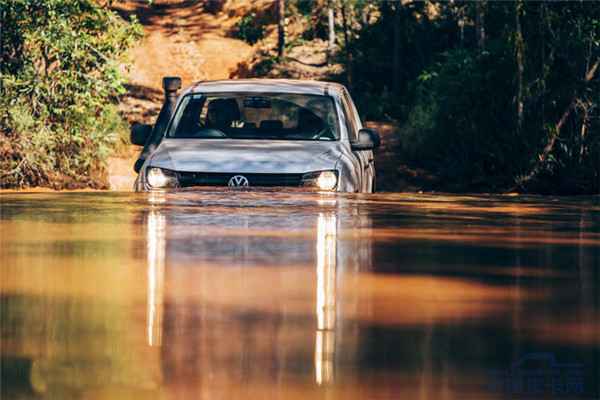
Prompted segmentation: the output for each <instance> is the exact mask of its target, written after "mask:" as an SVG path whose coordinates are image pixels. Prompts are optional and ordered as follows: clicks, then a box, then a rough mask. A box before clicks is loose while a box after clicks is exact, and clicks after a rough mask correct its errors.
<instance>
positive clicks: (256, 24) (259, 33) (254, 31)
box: [233, 12, 265, 44]
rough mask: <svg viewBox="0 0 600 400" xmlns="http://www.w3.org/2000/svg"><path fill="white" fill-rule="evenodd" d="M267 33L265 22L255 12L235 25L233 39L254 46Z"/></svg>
mask: <svg viewBox="0 0 600 400" xmlns="http://www.w3.org/2000/svg"><path fill="white" fill-rule="evenodd" d="M264 36H265V31H264V28H263V21H262V19H261V18H259V17H258V16H257V14H256V13H255V12H251V13H249V14H248V15H245V16H244V17H242V18H241V19H240V20H239V21H238V23H237V24H236V25H235V27H234V30H233V37H235V38H238V39H241V40H243V41H245V42H247V43H250V44H254V43H256V42H258V41H259V40H261V39H263V38H264Z"/></svg>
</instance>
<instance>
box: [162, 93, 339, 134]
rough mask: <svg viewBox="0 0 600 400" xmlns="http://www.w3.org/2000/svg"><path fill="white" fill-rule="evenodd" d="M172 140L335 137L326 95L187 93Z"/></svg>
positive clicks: (332, 107) (336, 129)
mask: <svg viewBox="0 0 600 400" xmlns="http://www.w3.org/2000/svg"><path fill="white" fill-rule="evenodd" d="M168 137H171V138H197V139H265V140H266V139H271V140H338V139H339V137H340V135H339V126H338V118H337V113H336V110H335V103H334V102H333V99H332V98H331V97H329V96H320V95H307V94H289V93H232V92H229V93H210V94H193V95H188V96H186V97H185V98H184V99H183V101H182V103H181V106H179V107H178V110H177V113H176V115H175V118H174V119H173V123H172V124H171V127H170V129H169V133H168Z"/></svg>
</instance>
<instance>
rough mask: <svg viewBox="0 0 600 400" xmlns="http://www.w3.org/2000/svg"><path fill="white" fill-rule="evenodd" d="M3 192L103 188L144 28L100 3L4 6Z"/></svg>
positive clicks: (12, 1)
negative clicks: (131, 52) (128, 62)
mask: <svg viewBox="0 0 600 400" xmlns="http://www.w3.org/2000/svg"><path fill="white" fill-rule="evenodd" d="M0 9H1V10H2V12H3V15H2V20H3V36H4V37H3V41H2V55H1V57H2V59H1V67H0V72H1V74H2V76H1V77H2V88H1V91H2V93H1V96H0V170H1V171H2V172H0V186H1V187H23V186H38V185H39V186H52V187H56V188H60V187H81V186H92V187H102V186H104V185H105V180H104V175H105V172H104V170H105V161H106V158H107V156H109V155H110V153H111V151H113V150H114V149H115V144H118V143H119V141H120V138H119V131H122V130H123V128H124V125H123V122H122V120H121V119H120V117H119V115H118V113H117V111H116V100H117V96H118V95H119V94H122V93H124V88H123V86H122V84H123V80H122V77H121V73H120V70H119V68H120V67H119V65H120V61H121V59H122V57H123V54H124V53H125V51H126V50H127V48H128V47H129V46H130V45H131V44H132V43H133V41H134V40H135V39H136V38H138V37H140V35H141V28H140V27H139V25H138V24H136V23H135V21H133V22H132V23H126V22H125V21H123V20H122V19H120V18H119V17H118V16H117V15H116V14H114V13H113V12H111V11H110V10H108V9H107V8H105V7H102V6H100V5H98V3H97V2H95V1H93V0H46V1H35V0H0Z"/></svg>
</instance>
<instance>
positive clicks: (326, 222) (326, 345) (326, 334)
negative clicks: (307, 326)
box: [315, 214, 337, 385]
mask: <svg viewBox="0 0 600 400" xmlns="http://www.w3.org/2000/svg"><path fill="white" fill-rule="evenodd" d="M336 241H337V219H336V216H335V215H333V214H331V215H328V214H319V219H318V223H317V293H316V295H317V301H316V304H317V306H316V314H317V332H316V337H315V380H316V382H317V384H318V385H322V384H326V383H330V382H332V381H333V363H334V357H335V322H336V267H337V248H336Z"/></svg>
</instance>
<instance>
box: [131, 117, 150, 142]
mask: <svg viewBox="0 0 600 400" xmlns="http://www.w3.org/2000/svg"><path fill="white" fill-rule="evenodd" d="M151 134H152V125H149V124H139V123H137V122H136V123H134V124H133V125H132V126H131V136H130V139H131V143H133V144H135V145H136V146H143V145H145V144H146V141H147V140H148V138H149V137H150V135H151Z"/></svg>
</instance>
